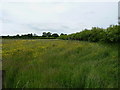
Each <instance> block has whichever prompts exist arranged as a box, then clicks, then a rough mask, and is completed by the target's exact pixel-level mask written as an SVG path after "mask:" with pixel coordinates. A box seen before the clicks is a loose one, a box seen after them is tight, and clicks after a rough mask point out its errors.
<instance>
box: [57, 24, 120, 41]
mask: <svg viewBox="0 0 120 90" xmlns="http://www.w3.org/2000/svg"><path fill="white" fill-rule="evenodd" d="M59 39H63V40H80V41H91V42H98V41H101V42H120V26H119V25H110V26H109V27H108V28H106V29H103V28H99V27H93V28H92V29H91V30H88V29H85V30H83V31H81V32H77V33H73V34H69V35H61V36H60V37H59Z"/></svg>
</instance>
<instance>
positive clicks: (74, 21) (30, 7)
mask: <svg viewBox="0 0 120 90" xmlns="http://www.w3.org/2000/svg"><path fill="white" fill-rule="evenodd" d="M98 1H99V0H98ZM98 1H97V2H95V0H94V1H91V2H90V1H89V2H88V1H87V0H85V1H84V2H83V1H82V2H79V1H78V0H75V1H74V2H73V1H67V0H61V1H60V0H59V1H58V0H57V1H55V0H51V2H50V1H47V0H44V1H42V0H41V2H40V1H38V0H29V1H28V0H16V1H15V0H1V3H0V35H16V34H20V35H21V34H28V33H35V34H37V35H42V32H52V33H58V34H60V33H66V34H71V33H75V32H80V31H82V30H84V29H85V28H87V29H91V28H92V27H101V28H107V27H108V26H109V25H116V24H117V23H118V1H117V0H113V1H112V0H109V2H108V1H107V0H106V1H99V2H98Z"/></svg>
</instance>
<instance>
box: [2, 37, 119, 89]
mask: <svg viewBox="0 0 120 90" xmlns="http://www.w3.org/2000/svg"><path fill="white" fill-rule="evenodd" d="M2 60H3V64H2V65H3V70H6V76H5V83H4V84H5V88H117V87H118V50H117V47H115V45H105V44H100V43H90V42H81V41H67V40H65V41H64V40H12V39H8V40H7V39H6V40H5V39H4V40H3V46H2Z"/></svg>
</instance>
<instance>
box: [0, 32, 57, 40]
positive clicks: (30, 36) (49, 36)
mask: <svg viewBox="0 0 120 90" xmlns="http://www.w3.org/2000/svg"><path fill="white" fill-rule="evenodd" d="M57 37H59V35H58V34H57V33H53V34H52V33H50V32H43V34H42V36H38V35H37V34H32V33H31V34H24V35H19V34H17V35H15V36H9V35H8V36H2V38H6V39H56V38H57Z"/></svg>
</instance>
